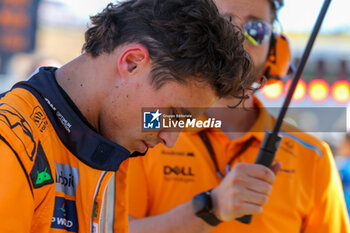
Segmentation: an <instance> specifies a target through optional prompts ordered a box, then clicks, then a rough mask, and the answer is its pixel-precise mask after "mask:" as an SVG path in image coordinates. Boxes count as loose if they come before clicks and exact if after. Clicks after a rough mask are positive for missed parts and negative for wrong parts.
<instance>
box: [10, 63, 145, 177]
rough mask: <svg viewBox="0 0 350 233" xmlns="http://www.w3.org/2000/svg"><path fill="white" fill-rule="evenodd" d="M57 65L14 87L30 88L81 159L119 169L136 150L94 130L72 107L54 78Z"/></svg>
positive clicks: (96, 166)
mask: <svg viewBox="0 0 350 233" xmlns="http://www.w3.org/2000/svg"><path fill="white" fill-rule="evenodd" d="M56 69H57V68H53V67H42V68H40V69H39V70H38V71H37V72H36V73H34V74H33V76H32V77H31V78H30V79H29V80H28V81H25V82H20V83H18V84H16V85H15V86H14V88H18V87H20V88H25V89H27V90H29V91H30V92H31V93H32V94H33V95H34V96H35V97H36V98H37V100H38V101H39V102H40V104H41V105H42V107H43V108H44V109H45V112H46V114H47V116H48V118H49V119H50V122H51V124H52V125H53V127H54V128H55V131H56V133H57V135H58V136H59V138H60V139H61V141H62V143H63V144H64V145H65V146H66V148H67V149H68V150H69V151H70V152H71V153H72V154H73V155H75V156H76V157H77V158H78V159H79V160H81V161H82V162H84V163H85V164H87V165H89V166H90V167H92V168H95V169H98V170H106V171H117V170H118V168H119V166H120V164H121V163H122V162H123V161H124V160H126V159H127V158H129V157H131V156H132V157H133V156H138V155H144V154H145V153H144V154H141V153H138V152H136V153H133V154H130V152H129V151H128V150H127V149H126V148H124V147H122V146H121V145H119V144H116V143H114V142H112V141H110V140H108V139H107V138H104V137H103V136H102V135H100V134H98V133H97V132H95V131H94V130H93V129H91V128H90V127H89V126H88V125H87V124H86V123H85V122H84V121H83V120H82V119H81V118H80V117H79V116H78V115H77V113H76V112H75V111H74V110H73V109H72V108H71V106H70V105H69V103H68V102H67V101H66V100H65V98H64V96H63V95H62V93H61V91H60V89H59V86H58V84H57V82H56V80H55V75H54V72H55V71H56Z"/></svg>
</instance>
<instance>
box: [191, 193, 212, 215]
mask: <svg viewBox="0 0 350 233" xmlns="http://www.w3.org/2000/svg"><path fill="white" fill-rule="evenodd" d="M209 202H210V197H209V196H208V194H206V193H200V194H198V195H197V196H195V197H194V198H193V200H192V205H193V210H194V213H195V215H197V216H198V217H202V216H203V215H207V214H208V213H209V212H210V211H211V208H210V205H209Z"/></svg>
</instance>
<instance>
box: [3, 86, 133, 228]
mask: <svg viewBox="0 0 350 233" xmlns="http://www.w3.org/2000/svg"><path fill="white" fill-rule="evenodd" d="M35 111H40V114H41V115H40V116H41V118H40V122H39V121H36V120H38V119H36V118H33V113H34V112H35ZM38 122H39V123H40V124H38ZM0 136H1V138H0V139H1V140H0V155H1V156H0V206H1V208H0V225H1V230H0V231H1V232H16V233H28V232H35V233H44V232H45V233H47V232H57V233H62V232H92V229H91V227H92V221H91V220H92V214H93V208H94V207H93V206H94V205H95V206H97V207H98V209H96V212H98V213H100V212H101V211H100V208H101V203H100V202H102V200H103V197H104V196H105V190H106V185H107V183H108V180H109V178H110V177H111V176H112V174H113V173H114V172H105V173H106V174H105V175H104V176H103V173H104V172H103V171H100V170H97V169H93V168H91V167H90V166H88V165H86V164H85V163H83V162H81V161H80V160H79V159H78V158H77V157H76V156H74V155H73V154H72V153H71V152H70V151H69V150H68V149H67V148H66V147H65V146H64V145H63V143H62V142H61V140H60V138H59V137H58V135H57V134H56V131H55V129H54V128H53V126H52V125H51V123H50V121H49V120H48V116H47V115H46V113H45V112H44V111H43V110H42V109H41V105H40V103H39V102H38V101H37V99H36V98H35V97H34V96H33V95H32V94H31V93H30V92H29V91H27V90H25V89H21V88H17V89H14V90H12V91H11V92H9V93H7V94H6V96H5V97H3V98H2V99H1V102H0ZM34 142H35V143H34ZM39 144H40V145H41V147H42V150H43V151H44V152H43V153H44V154H45V155H46V158H47V161H48V166H46V169H49V168H50V169H51V175H52V177H51V178H52V179H53V181H52V183H50V184H46V185H44V186H42V187H39V188H35V187H34V183H36V182H39V181H35V180H32V179H31V177H30V173H31V171H32V169H33V167H34V164H35V163H36V159H37V158H38V156H39V155H38V154H39V152H38V151H39V149H38V148H39ZM34 145H35V146H34ZM32 152H33V157H32ZM17 156H18V158H17ZM21 164H22V165H23V168H22V167H21ZM127 167H128V163H127V162H124V163H122V165H121V166H120V171H117V173H116V174H117V175H116V187H117V188H118V190H117V192H116V195H117V197H116V199H115V200H116V210H115V213H114V214H115V219H117V221H116V224H115V231H116V232H128V226H127V217H128V216H127V210H126V208H127V202H126V201H127V197H126V196H127V194H126V191H127V188H126V179H127V178H126V171H127ZM58 168H60V169H61V170H60V171H59V170H58ZM46 169H45V171H47V170H46ZM64 169H66V170H64ZM67 169H68V171H69V172H71V173H69V172H67ZM69 169H70V170H69ZM72 171H74V172H72ZM35 172H37V173H38V174H39V171H35ZM40 172H41V171H40ZM56 172H57V173H56ZM26 174H27V175H28V177H29V180H28V179H27V177H26ZM73 176H78V177H76V181H77V183H74V184H72V183H73V182H74V181H73V178H72V177H73ZM101 177H103V178H102V179H101V185H98V183H99V180H100V178H101ZM49 178H50V177H49ZM70 179H71V180H70ZM40 182H41V181H40ZM40 182H39V183H40ZM60 183H62V185H61V186H60ZM68 184H69V185H68ZM58 186H60V187H63V190H62V189H61V190H57V189H58V188H57V187H58ZM67 186H69V187H70V189H69V187H68V188H67ZM73 189H74V190H75V191H74V193H71V192H72V190H73ZM31 190H33V194H32V191H31ZM95 195H96V203H93V200H94V196H95ZM56 199H59V200H63V199H65V200H68V201H69V203H73V204H74V205H75V206H76V215H77V222H75V221H73V220H72V219H69V218H68V217H67V219H65V220H63V218H64V216H66V214H67V216H68V214H69V213H68V212H69V211H73V210H72V209H69V208H71V207H69V206H65V204H66V202H64V203H65V204H64V205H62V206H58V207H61V208H60V209H61V210H62V211H63V212H62V216H63V217H60V218H58V217H57V216H55V214H54V210H55V211H56V207H55V200H56ZM119 203H120V205H119ZM56 204H57V202H56ZM119 220H120V221H119ZM96 223H97V224H99V223H100V222H99V218H96ZM52 224H58V225H60V224H61V225H62V224H67V226H70V227H73V228H74V227H75V226H76V225H78V224H79V227H78V228H77V229H79V230H78V231H75V230H73V231H67V230H66V229H56V228H52ZM95 232H96V231H95Z"/></svg>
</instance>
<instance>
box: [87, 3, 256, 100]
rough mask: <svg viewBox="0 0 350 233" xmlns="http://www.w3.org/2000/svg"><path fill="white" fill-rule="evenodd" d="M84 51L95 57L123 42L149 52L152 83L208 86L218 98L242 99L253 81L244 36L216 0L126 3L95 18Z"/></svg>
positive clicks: (108, 7) (109, 7) (116, 5)
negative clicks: (192, 81)
mask: <svg viewBox="0 0 350 233" xmlns="http://www.w3.org/2000/svg"><path fill="white" fill-rule="evenodd" d="M91 24H92V26H91V27H90V28H89V29H88V30H87V31H86V33H85V44H84V46H83V51H85V52H86V53H89V54H91V56H93V57H96V56H99V55H100V54H102V53H111V52H112V51H113V50H114V49H115V48H116V47H117V46H119V45H122V44H125V43H140V44H142V45H144V46H145V47H146V48H147V49H148V51H149V54H150V59H151V61H152V64H153V67H152V73H151V77H152V83H153V84H154V85H155V87H156V88H160V87H161V86H162V85H163V84H164V83H166V82H168V81H177V82H180V83H186V82H188V81H189V80H191V79H195V80H200V81H204V82H207V83H208V84H210V85H211V87H212V88H213V89H214V90H215V91H216V94H217V96H218V97H224V96H229V95H232V96H235V97H237V96H238V97H241V96H242V91H243V90H244V89H246V88H249V87H250V86H251V84H252V83H253V82H254V80H252V79H249V78H248V75H247V74H248V73H249V72H250V70H251V61H250V57H249V55H248V53H247V52H246V51H245V50H244V48H243V41H244V37H243V36H242V33H241V31H240V29H239V28H238V27H236V26H234V25H232V24H231V22H230V19H228V18H225V17H224V16H221V15H220V14H219V12H218V9H217V7H216V5H215V4H214V2H213V1H212V0H166V1H164V0H128V1H124V2H121V3H118V4H109V5H108V6H107V7H106V8H105V9H104V10H103V11H102V12H101V13H99V14H97V15H95V16H92V17H91Z"/></svg>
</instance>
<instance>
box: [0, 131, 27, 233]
mask: <svg viewBox="0 0 350 233" xmlns="http://www.w3.org/2000/svg"><path fill="white" fill-rule="evenodd" d="M33 214H34V200H33V195H32V192H31V189H30V186H29V183H28V180H27V178H26V175H25V171H24V169H23V168H22V167H21V164H20V162H19V160H18V159H17V157H16V154H15V153H14V151H13V150H12V149H11V148H10V147H9V146H8V145H7V144H6V143H5V142H4V141H3V140H2V139H1V138H0V226H1V232H16V233H28V232H30V228H31V222H32V217H33Z"/></svg>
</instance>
